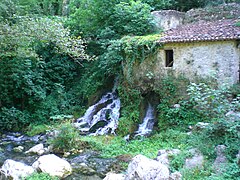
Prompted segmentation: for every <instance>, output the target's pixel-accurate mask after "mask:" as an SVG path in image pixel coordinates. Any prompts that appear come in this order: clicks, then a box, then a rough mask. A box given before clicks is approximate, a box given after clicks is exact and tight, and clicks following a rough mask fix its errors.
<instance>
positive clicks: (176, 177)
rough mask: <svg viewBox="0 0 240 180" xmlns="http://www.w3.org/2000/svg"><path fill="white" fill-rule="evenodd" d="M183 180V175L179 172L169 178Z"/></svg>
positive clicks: (170, 179)
mask: <svg viewBox="0 0 240 180" xmlns="http://www.w3.org/2000/svg"><path fill="white" fill-rule="evenodd" d="M181 179H182V174H181V173H180V172H178V171H176V172H174V173H172V174H171V175H170V178H169V180H181Z"/></svg>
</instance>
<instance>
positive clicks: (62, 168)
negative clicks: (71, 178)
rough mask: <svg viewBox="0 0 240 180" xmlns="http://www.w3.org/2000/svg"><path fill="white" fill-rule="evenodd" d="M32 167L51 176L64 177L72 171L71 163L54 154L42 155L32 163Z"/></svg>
mask: <svg viewBox="0 0 240 180" xmlns="http://www.w3.org/2000/svg"><path fill="white" fill-rule="evenodd" d="M32 167H33V168H34V169H36V170H40V171H42V172H44V173H48V174H49V175H51V176H58V177H60V178H65V177H67V176H68V175H70V174H71V173H72V167H71V165H70V164H69V163H68V162H67V161H66V160H64V159H61V158H59V157H58V156H56V155H54V154H48V155H43V156H41V157H39V158H38V160H37V161H36V162H34V163H33V165H32Z"/></svg>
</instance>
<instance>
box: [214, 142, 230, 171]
mask: <svg viewBox="0 0 240 180" xmlns="http://www.w3.org/2000/svg"><path fill="white" fill-rule="evenodd" d="M225 149H226V146H225V145H218V146H217V147H216V148H215V151H216V153H217V158H216V159H215V161H214V163H213V169H214V170H215V172H216V173H217V174H222V173H223V171H224V166H225V165H226V164H227V162H228V160H227V157H226V156H225V153H224V152H225Z"/></svg>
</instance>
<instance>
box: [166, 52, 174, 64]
mask: <svg viewBox="0 0 240 180" xmlns="http://www.w3.org/2000/svg"><path fill="white" fill-rule="evenodd" d="M165 57H166V67H173V50H165Z"/></svg>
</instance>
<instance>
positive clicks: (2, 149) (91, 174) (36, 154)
mask: <svg viewBox="0 0 240 180" xmlns="http://www.w3.org/2000/svg"><path fill="white" fill-rule="evenodd" d="M47 139H48V137H47V135H37V136H33V137H28V136H25V135H22V134H20V133H7V134H3V135H2V136H1V139H0V166H1V167H3V165H4V162H5V163H6V160H9V159H10V160H13V161H14V162H20V163H23V164H24V165H27V166H32V165H33V164H36V162H37V161H38V160H39V159H40V157H43V156H46V155H53V154H54V153H53V152H51V147H49V146H48V143H47ZM55 155H56V156H57V157H59V159H61V160H64V161H66V162H68V163H69V164H70V166H71V168H72V170H71V174H70V175H69V176H66V177H64V179H66V180H72V179H79V178H80V179H94V180H97V179H103V178H104V177H105V176H106V174H107V173H108V172H109V171H111V169H112V168H113V166H116V163H117V159H110V158H109V159H103V158H101V157H100V154H99V153H97V152H94V151H90V150H89V151H86V150H85V151H83V152H81V153H79V154H75V155H68V154H65V157H64V155H61V154H55ZM66 156H67V157H66ZM47 159H49V160H50V159H51V158H50V157H47ZM56 160H57V159H56ZM11 163H12V162H11ZM44 163H46V164H49V162H44ZM10 166H12V165H9V164H8V165H7V167H8V168H10ZM14 166H15V165H14ZM49 168H50V167H49ZM38 169H39V168H38ZM12 173H14V172H12ZM2 176H3V175H2Z"/></svg>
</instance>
